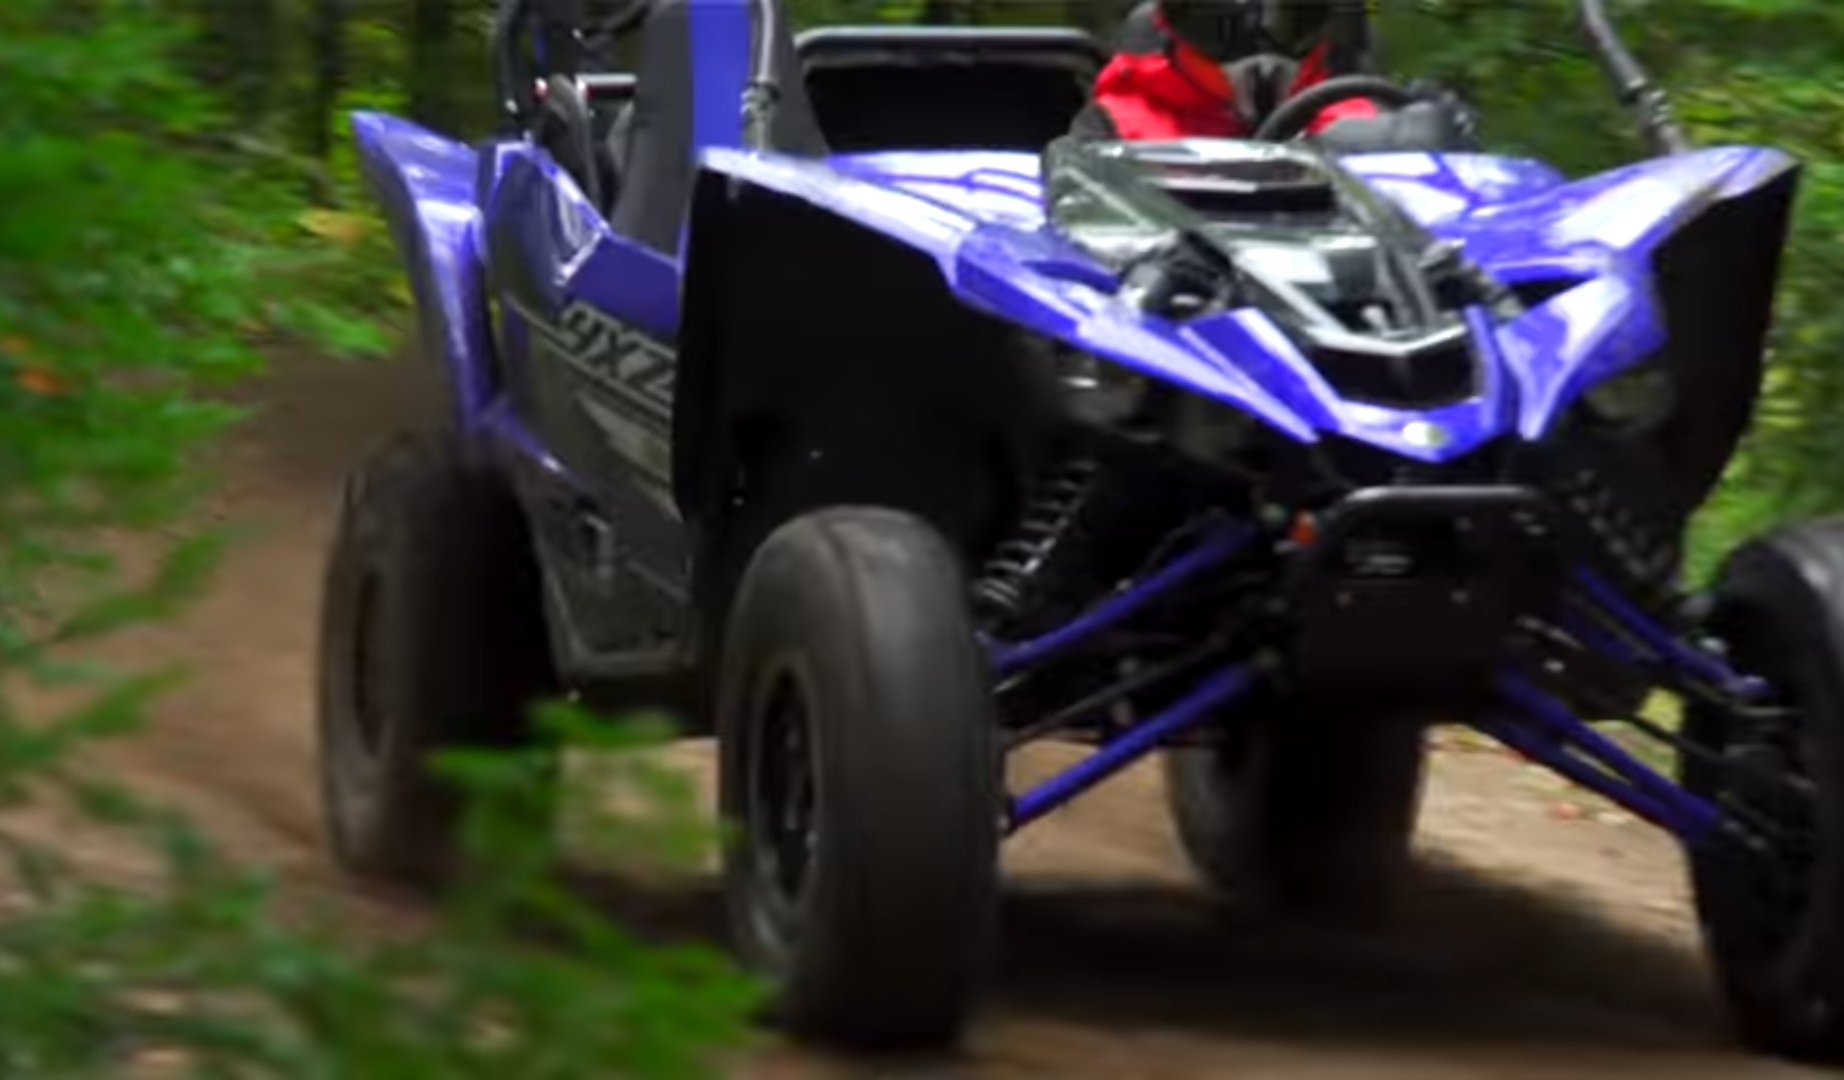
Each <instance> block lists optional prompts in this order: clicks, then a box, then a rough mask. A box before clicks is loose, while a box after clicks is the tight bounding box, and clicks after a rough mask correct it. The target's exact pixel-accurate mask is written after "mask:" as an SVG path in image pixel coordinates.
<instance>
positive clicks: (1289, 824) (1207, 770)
mask: <svg viewBox="0 0 1844 1080" xmlns="http://www.w3.org/2000/svg"><path fill="white" fill-rule="evenodd" d="M1424 735H1425V729H1424V727H1423V726H1422V725H1421V724H1418V723H1415V722H1413V721H1412V720H1409V719H1406V718H1402V717H1394V716H1384V717H1368V716H1361V715H1333V714H1330V713H1327V712H1322V711H1319V710H1317V709H1312V708H1305V707H1295V708H1289V707H1287V706H1286V705H1285V704H1284V703H1282V704H1280V705H1279V707H1277V708H1275V709H1274V710H1272V711H1270V712H1268V713H1266V714H1264V715H1261V716H1258V717H1256V718H1255V719H1254V720H1253V721H1251V722H1250V723H1248V724H1247V725H1245V726H1241V727H1238V728H1236V729H1235V730H1233V731H1231V732H1230V733H1229V735H1228V737H1227V738H1226V740H1225V741H1224V742H1223V743H1221V744H1218V745H1214V746H1198V747H1181V748H1178V749H1174V750H1169V751H1167V752H1166V754H1165V762H1164V764H1165V782H1166V799H1167V806H1168V808H1169V809H1170V812H1171V815H1172V820H1173V825H1174V826H1175V828H1176V831H1177V833H1178V839H1179V844H1180V846H1181V847H1182V848H1183V849H1184V852H1185V854H1186V856H1187V857H1188V858H1189V859H1190V861H1191V864H1192V865H1193V867H1195V868H1196V870H1197V872H1198V874H1199V876H1201V877H1202V878H1203V879H1204V882H1205V884H1206V885H1208V886H1209V887H1210V888H1211V890H1212V891H1213V892H1217V893H1219V894H1221V895H1222V896H1223V897H1224V898H1225V899H1227V900H1229V901H1231V902H1232V903H1234V904H1235V905H1236V906H1238V907H1242V908H1246V909H1249V910H1251V911H1255V912H1262V913H1273V914H1286V915H1306V916H1318V915H1339V916H1347V917H1350V916H1374V915H1376V914H1379V913H1381V912H1383V911H1385V910H1386V909H1387V908H1388V906H1389V903H1390V901H1391V900H1392V899H1393V897H1394V892H1395V888H1396V886H1397V885H1398V884H1399V882H1400V880H1401V878H1402V875H1403V871H1404V869H1405V868H1406V867H1407V865H1408V862H1409V846H1410V841H1411V840H1412V839H1413V836H1414V832H1415V820H1416V816H1417V811H1418V810H1419V807H1420V797H1421V780H1422V768H1423V759H1424V757H1425V755H1424V752H1423V743H1424V741H1425V740H1424Z"/></svg>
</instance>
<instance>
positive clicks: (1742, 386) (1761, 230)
mask: <svg viewBox="0 0 1844 1080" xmlns="http://www.w3.org/2000/svg"><path fill="white" fill-rule="evenodd" d="M1798 184H1799V173H1798V172H1797V171H1789V172H1788V173H1787V174H1786V175H1784V176H1782V177H1780V178H1778V179H1776V180H1774V181H1772V182H1771V183H1768V184H1765V185H1763V186H1761V187H1760V188H1758V189H1756V190H1754V191H1751V192H1749V193H1748V194H1746V195H1741V196H1738V197H1736V198H1733V199H1728V200H1725V201H1723V202H1720V203H1717V204H1716V205H1714V206H1712V207H1710V208H1709V209H1708V210H1706V211H1704V213H1703V214H1702V216H1701V217H1699V218H1697V219H1696V220H1695V221H1692V222H1690V223H1689V224H1687V225H1685V226H1684V227H1683V228H1682V229H1681V230H1679V231H1678V232H1677V233H1676V234H1675V235H1674V236H1672V237H1671V238H1670V239H1669V240H1667V241H1666V242H1665V243H1664V244H1663V245H1661V246H1660V247H1659V249H1658V252H1657V254H1656V255H1655V257H1654V268H1655V270H1656V272H1657V277H1656V287H1657V290H1658V295H1659V298H1660V300H1661V301H1662V303H1663V305H1664V309H1665V325H1666V327H1667V329H1668V331H1669V333H1670V335H1671V338H1670V344H1669V345H1668V346H1667V347H1666V349H1665V354H1664V359H1665V362H1666V364H1668V365H1669V368H1670V370H1671V372H1672V373H1673V375H1674V376H1675V378H1676V380H1677V384H1678V403H1677V411H1676V412H1675V414H1674V415H1673V416H1672V418H1671V420H1670V421H1669V422H1668V423H1667V424H1666V426H1665V427H1664V429H1663V430H1662V431H1661V432H1660V433H1659V436H1658V443H1659V445H1660V450H1661V451H1662V455H1663V459H1664V460H1666V461H1669V462H1671V463H1672V465H1671V467H1672V470H1673V473H1674V475H1675V477H1676V479H1677V480H1678V482H1679V484H1680V485H1681V494H1680V498H1681V499H1682V500H1683V506H1684V510H1685V512H1686V513H1688V512H1689V511H1690V510H1691V509H1694V507H1695V506H1696V505H1697V504H1699V503H1700V502H1701V501H1702V500H1703V499H1704V498H1706V497H1707V496H1708V495H1709V492H1710V490H1711V489H1712V488H1714V487H1715V485H1716V482H1717V481H1718V480H1720V479H1721V478H1722V473H1723V469H1724V467H1725V466H1726V465H1727V464H1728V461H1729V458H1730V456H1731V455H1732V454H1733V453H1734V452H1735V447H1736V444H1737V443H1738V442H1740V440H1741V438H1742V436H1743V435H1744V434H1745V433H1746V432H1747V430H1748V425H1749V422H1750V421H1751V420H1752V418H1753V416H1754V407H1755V401H1756V399H1757V397H1758V396H1759V394H1760V387H1761V376H1762V362H1763V359H1764V353H1765V350H1766V343H1767V332H1768V328H1769V326H1770V325H1771V323H1772V319H1773V310H1774V294H1775V287H1776V285H1777V284H1778V282H1779V274H1780V257H1781V253H1782V251H1783V249H1784V248H1785V245H1786V238H1787V226H1788V223H1789V221H1790V218H1791V213H1792V207H1793V197H1794V195H1795V194H1796V192H1797V189H1798Z"/></svg>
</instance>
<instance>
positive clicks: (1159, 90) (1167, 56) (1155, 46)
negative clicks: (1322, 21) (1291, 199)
mask: <svg viewBox="0 0 1844 1080" xmlns="http://www.w3.org/2000/svg"><path fill="white" fill-rule="evenodd" d="M1154 22H1155V24H1156V29H1157V30H1158V33H1157V35H1156V38H1157V40H1156V41H1146V42H1144V44H1145V45H1146V46H1148V47H1146V48H1144V49H1138V48H1127V49H1123V50H1122V51H1121V52H1119V53H1117V54H1115V56H1114V59H1113V60H1112V61H1111V62H1109V64H1108V66H1107V67H1106V68H1104V69H1103V70H1102V72H1101V75H1100V77H1099V78H1097V79H1096V81H1095V101H1094V104H1095V106H1096V107H1097V108H1098V109H1100V110H1101V111H1102V112H1103V113H1105V114H1106V115H1107V117H1108V119H1109V120H1110V121H1112V126H1113V128H1114V130H1115V137H1116V138H1120V139H1182V138H1213V137H1214V138H1226V139H1234V138H1246V137H1248V136H1250V135H1252V134H1254V129H1253V125H1252V124H1251V123H1250V122H1249V121H1248V120H1247V119H1245V118H1244V117H1243V116H1242V114H1241V112H1240V111H1239V110H1238V109H1237V108H1236V105H1237V102H1236V90H1235V87H1234V86H1233V84H1232V83H1231V82H1230V79H1229V76H1228V74H1226V73H1225V72H1224V70H1223V68H1222V67H1220V66H1218V65H1217V64H1216V63H1215V62H1213V61H1212V60H1211V59H1210V58H1209V57H1208V56H1205V55H1204V54H1203V53H1202V52H1200V51H1198V50H1197V49H1194V48H1192V47H1191V46H1189V45H1187V44H1185V43H1184V42H1183V41H1180V40H1179V39H1178V38H1176V37H1174V36H1172V35H1171V34H1170V33H1169V32H1167V31H1166V29H1165V26H1164V21H1163V19H1160V18H1159V17H1158V16H1157V15H1156V14H1155V16H1154ZM1329 51H1330V50H1329V46H1327V45H1324V44H1321V45H1320V46H1319V47H1318V48H1316V49H1314V50H1313V51H1312V52H1311V53H1309V54H1308V55H1307V57H1306V59H1305V60H1303V61H1301V63H1300V66H1299V72H1298V74H1297V75H1296V76H1295V77H1294V79H1293V81H1292V83H1291V85H1289V86H1288V87H1287V88H1286V94H1285V95H1284V96H1283V97H1282V99H1281V100H1285V98H1286V97H1287V96H1291V95H1293V94H1297V93H1299V92H1300V91H1301V90H1304V89H1306V88H1307V87H1309V86H1313V85H1315V84H1317V83H1321V82H1324V81H1325V80H1326V79H1328V78H1330V77H1331V76H1332V74H1333V73H1332V70H1331V67H1330V65H1329V64H1328V62H1327V55H1328V53H1329ZM1377 114H1378V109H1377V106H1376V104H1375V103H1374V102H1371V101H1367V100H1364V99H1361V98H1359V99H1353V100H1349V101H1343V102H1339V103H1338V104H1336V105H1333V106H1331V107H1330V108H1328V109H1326V110H1325V111H1324V112H1322V113H1320V114H1319V116H1318V117H1317V118H1316V119H1315V120H1314V121H1313V123H1312V125H1311V126H1310V127H1309V128H1308V129H1307V130H1308V132H1309V133H1312V134H1317V133H1318V132H1320V131H1323V130H1325V129H1326V128H1327V127H1330V126H1331V125H1332V124H1335V123H1337V122H1338V121H1340V120H1345V119H1349V118H1352V117H1361V116H1376V115H1377Z"/></svg>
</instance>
